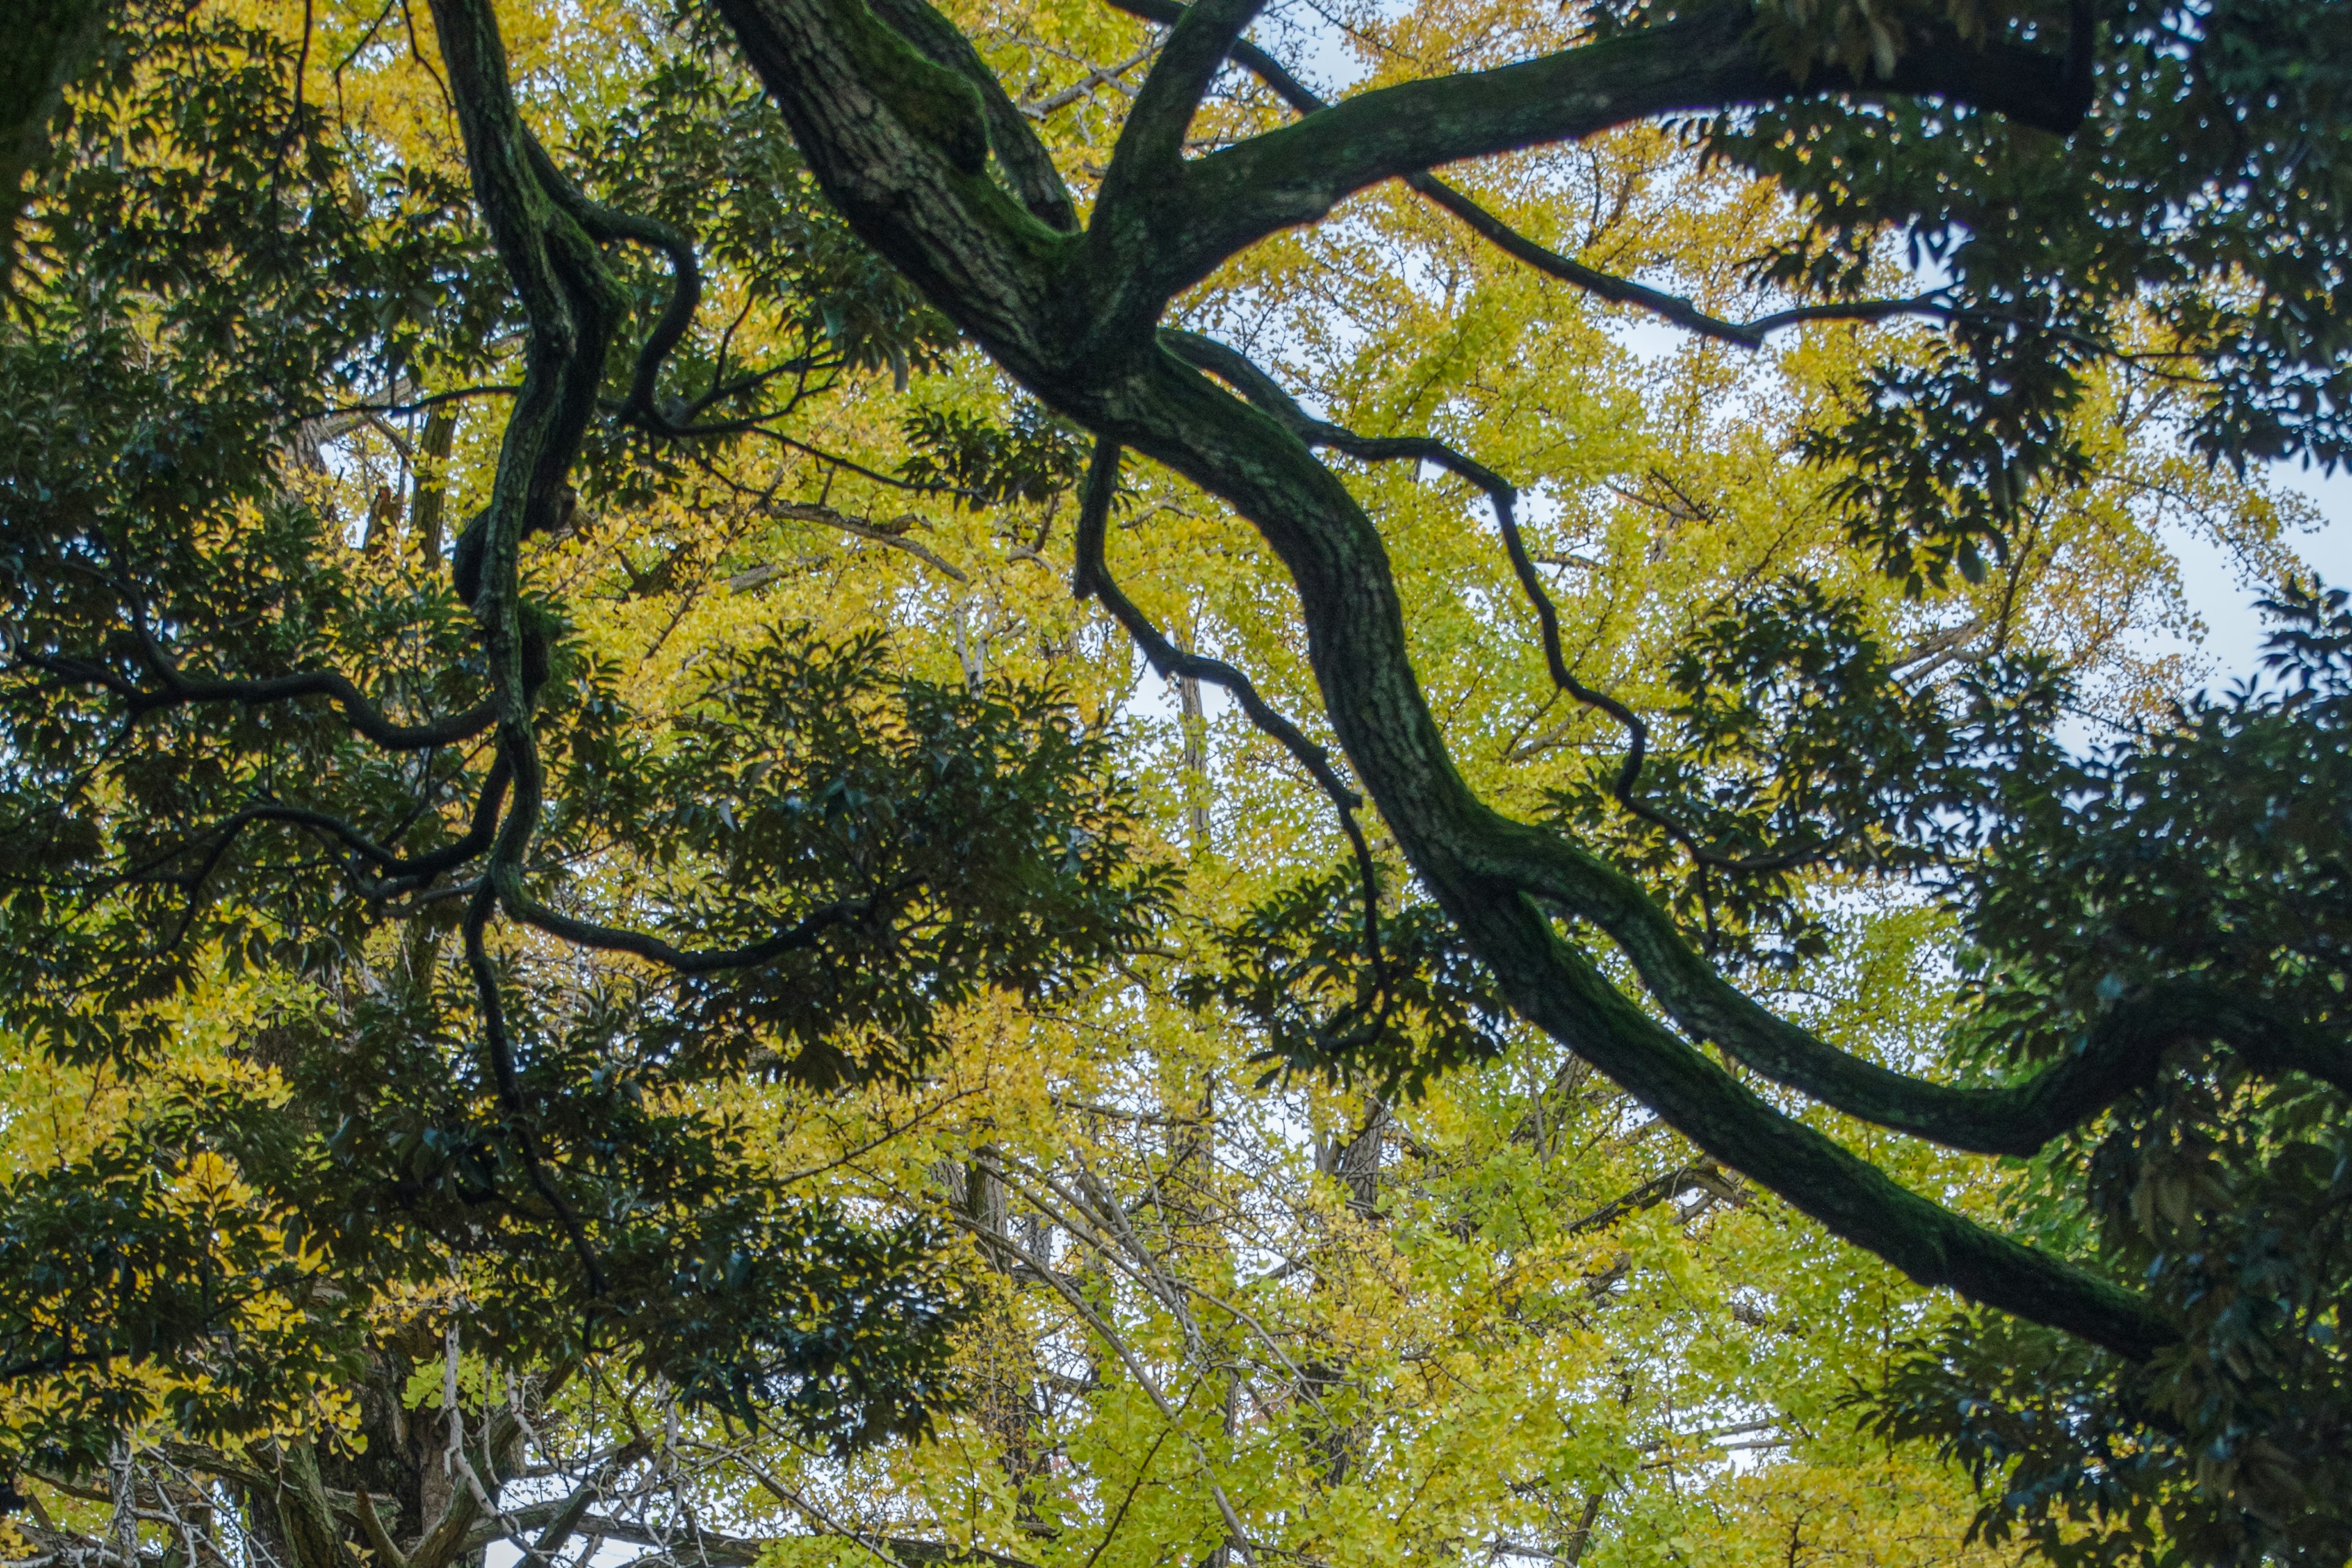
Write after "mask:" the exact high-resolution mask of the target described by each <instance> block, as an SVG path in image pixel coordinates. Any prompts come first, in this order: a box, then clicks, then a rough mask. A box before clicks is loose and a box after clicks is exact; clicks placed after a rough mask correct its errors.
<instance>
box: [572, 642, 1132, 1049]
mask: <svg viewBox="0 0 2352 1568" xmlns="http://www.w3.org/2000/svg"><path fill="white" fill-rule="evenodd" d="M882 652H883V647H882V644H881V642H880V640H879V639H878V638H877V637H870V636H869V637H861V638H858V639H856V641H853V642H852V643H850V644H848V645H846V646H845V647H840V648H831V647H824V645H822V644H819V643H814V642H812V641H810V640H809V639H808V638H807V637H806V636H805V635H803V634H796V633H784V634H780V635H779V636H778V637H777V638H776V639H775V640H774V641H772V642H769V643H766V644H763V645H759V646H754V647H750V648H746V649H741V650H739V651H735V652H732V653H730V654H728V655H727V656H725V657H724V658H720V659H719V660H718V661H716V663H715V665H714V667H713V668H711V669H710V671H709V685H708V687H707V688H706V690H705V694H704V696H703V698H702V700H701V701H700V702H699V703H698V704H696V705H695V706H693V707H692V708H689V709H688V710H687V711H686V712H685V713H684V715H683V716H682V717H681V718H680V720H679V721H677V724H676V727H675V728H674V729H673V730H671V731H669V732H668V733H655V734H651V735H641V736H639V737H637V738H635V740H633V741H632V742H631V743H630V744H631V748H632V749H631V751H630V752H628V753H626V754H623V755H619V756H614V755H612V754H600V753H597V752H584V751H578V750H575V752H573V763H572V768H571V769H570V770H569V771H568V774H567V777H566V779H565V787H564V788H563V789H562V795H563V796H564V797H565V798H567V799H569V800H571V801H572V803H573V804H572V811H573V812H575V813H576V816H575V817H574V818H573V820H572V826H569V827H568V828H567V826H565V825H563V824H562V823H558V824H556V825H553V826H552V833H553V835H554V836H555V837H558V838H559V840H560V839H561V837H562V835H563V834H564V833H566V832H567V831H569V832H572V833H575V834H577V835H578V842H579V843H581V845H582V846H583V848H585V847H590V846H593V847H594V849H595V850H596V851H597V852H600V853H605V854H609V853H612V852H614V851H620V852H623V853H625V854H627V855H629V856H630V857H632V858H635V859H636V860H638V861H640V862H641V863H643V864H645V865H646V867H648V868H651V869H652V871H653V876H652V879H651V881H650V883H644V882H640V883H637V884H635V885H632V886H631V887H630V888H629V889H627V892H626V894H625V900H623V902H624V906H625V910H627V911H634V912H635V916H636V918H637V919H638V920H640V921H642V920H645V919H646V918H648V916H650V917H651V918H652V919H653V920H654V921H655V923H656V928H657V929H658V930H660V931H661V932H662V933H663V934H664V935H665V936H666V937H667V939H668V940H669V941H670V942H674V943H676V944H677V945H678V946H680V947H685V948H696V949H712V948H734V947H739V946H742V945H745V944H750V943H756V942H761V941H762V940H764V939H767V938H771V937H773V936H774V935H776V934H777V933H779V932H782V931H795V930H803V929H805V930H807V931H809V933H810V938H809V941H808V942H807V943H806V945H804V946H799V947H796V948H794V949H793V951H792V952H788V953H784V954H781V955H779V956H778V957H777V958H776V959H775V960H774V961H773V962H772V963H763V964H758V965H751V966H746V967H742V968H734V969H725V970H720V971H718V972H715V973H708V974H692V975H688V976H684V977H681V978H679V979H677V980H676V981H674V982H666V983H663V984H659V985H657V986H656V987H654V988H652V989H651V990H650V991H649V992H648V993H647V994H646V996H645V997H644V998H643V1000H642V1002H641V1003H640V1004H639V1006H638V1009H637V1010H638V1012H639V1016H641V1018H642V1019H643V1020H644V1023H643V1027H644V1028H645V1030H646V1038H647V1040H648V1043H649V1045H651V1044H653V1043H655V1042H657V1043H658V1047H657V1048H658V1049H659V1050H661V1051H662V1052H663V1053H665V1054H666V1055H667V1054H671V1053H675V1054H677V1057H678V1059H680V1060H681V1061H691V1062H693V1063H695V1064H696V1067H697V1069H698V1070H701V1071H711V1070H716V1069H717V1068H719V1067H721V1066H722V1065H723V1066H726V1067H730V1068H742V1067H744V1066H748V1065H751V1064H754V1063H757V1064H760V1065H761V1066H762V1067H763V1068H764V1070H766V1071H768V1072H769V1073H771V1074H776V1075H782V1076H787V1077H790V1078H792V1079H796V1080H798V1081H801V1082H803V1083H808V1084H812V1085H814V1086H816V1087H827V1086H830V1085H831V1084H833V1083H835V1082H838V1081H840V1080H842V1079H847V1078H859V1077H865V1076H868V1075H871V1074H873V1073H877V1072H882V1073H891V1074H897V1073H904V1072H906V1071H908V1070H910V1069H911V1068H914V1067H916V1066H919V1064H920V1063H921V1061H922V1060H923V1058H925V1056H926V1055H927V1054H928V1052H929V1048H930V1047H931V1044H932V1042H933V1040H934V1038H935V1037H936V1031H937V1020H938V1016H939V1014H940V1012H941V1011H942V1010H944V1009H948V1008H951V1007H954V1006H955V1005H959V1004H961V1003H962V1002H964V1001H966V1000H968V999H970V998H971V996H972V995H974V994H977V993H978V992H980V991H982V990H986V989H994V990H1009V991H1016V992H1020V993H1022V994H1028V995H1033V996H1034V995H1038V994H1046V993H1050V992H1053V991H1055V990H1058V989H1060V988H1062V987H1064V986H1066V985H1067V984H1071V983H1072V982H1074V981H1076V980H1079V979H1083V978H1084V977H1086V976H1087V974H1089V973H1092V972H1093V971H1094V969H1095V968H1096V967H1097V966H1098V965H1099V964H1100V963H1103V962H1104V961H1105V960H1107V959H1108V958H1109V957H1110V956H1112V955H1113V954H1115V953H1117V952H1120V951H1122V950H1123V949H1126V948H1129V947H1132V946H1134V945H1135V944H1137V943H1138V942H1141V941H1143V940H1144V939H1145V938H1146V937H1147V935H1148V934H1149V932H1150V928H1151V925H1152V923H1153V922H1154V921H1155V920H1156V919H1157V915H1158V910H1159V909H1160V903H1161V899H1162V896H1163V894H1164V893H1165V892H1166V890H1167V889H1169V888H1170V886H1171V874H1170V872H1169V871H1168V870H1167V869H1166V868H1161V867H1158V866H1154V865H1151V864H1149V863H1143V862H1139V861H1138V860H1137V859H1136V858H1134V853H1133V845H1132V841H1131V833H1132V822H1133V817H1132V815H1131V805H1130V803H1129V798H1128V795H1127V793H1126V791H1125V789H1124V788H1123V786H1119V785H1116V784H1108V783H1106V782H1105V781H1106V779H1107V777H1108V773H1109V769H1110V764H1111V748H1110V744H1109V741H1108V738H1107V737H1106V736H1104V735H1102V734H1100V733H1098V732H1097V733H1088V732H1087V731H1084V730H1083V729H1082V728H1081V727H1080V726H1079V725H1078V723H1077V721H1076V716H1075V715H1074V714H1072V713H1071V712H1070V711H1069V710H1067V709H1066V707H1064V706H1063V705H1062V704H1060V703H1058V702H1056V701H1055V700H1053V698H1052V697H1051V695H1050V694H1048V693H1046V692H1043V691H1039V690H1035V689H1028V688H1023V687H1018V686H1010V685H1003V684H1001V683H1000V684H996V685H992V686H991V687H990V688H989V689H986V690H984V691H982V692H977V693H975V692H969V691H966V690H964V689H962V688H961V687H955V688H949V687H941V686H935V685H931V684H929V683H926V682H920V681H901V680H899V679H896V678H894V677H892V676H891V675H890V674H889V672H888V671H887V668H885V667H884V666H883V664H882V659H881V656H882ZM616 763H617V764H618V765H615V764H616ZM583 909H593V904H589V905H583ZM596 913H597V914H598V915H599V916H602V915H604V913H605V911H602V910H597V911H596ZM623 914H624V910H617V909H616V910H612V911H610V918H611V919H613V920H614V921H616V922H617V921H620V920H621V919H622V918H623Z"/></svg>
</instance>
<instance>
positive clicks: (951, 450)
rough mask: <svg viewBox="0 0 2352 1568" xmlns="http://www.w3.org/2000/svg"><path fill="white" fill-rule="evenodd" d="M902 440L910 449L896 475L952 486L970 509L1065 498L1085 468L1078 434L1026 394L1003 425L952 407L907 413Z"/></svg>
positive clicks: (1083, 449) (928, 483)
mask: <svg viewBox="0 0 2352 1568" xmlns="http://www.w3.org/2000/svg"><path fill="white" fill-rule="evenodd" d="M906 436H907V443H908V446H910V447H914V449H915V450H914V452H913V455H911V456H910V457H908V458H907V460H906V461H905V462H904V463H901V464H900V465H899V466H898V472H899V473H900V475H902V476H903V477H904V478H906V479H908V481H910V482H911V483H914V484H919V485H936V486H939V487H940V488H941V489H951V490H953V491H955V492H956V494H957V497H958V499H959V500H961V502H962V504H964V505H965V506H967V507H970V508H971V509H973V510H979V509H980V508H982V507H991V506H1003V505H1004V504H1005V503H1007V502H1009V501H1026V502H1028V503H1030V504H1031V505H1038V504H1041V503H1043V502H1045V501H1047V500H1052V499H1053V498H1055V496H1059V495H1065V494H1067V493H1068V492H1069V491H1070V490H1072V489H1076V487H1077V481H1078V476H1079V474H1081V473H1082V472H1084V471H1085V469H1086V466H1087V447H1086V444H1085V441H1084V439H1083V433H1082V432H1080V431H1079V430H1077V429H1076V427H1074V426H1071V425H1070V424H1069V423H1067V422H1066V421H1065V420H1062V419H1057V418H1055V416H1053V415H1051V414H1049V413H1047V412H1046V411H1045V409H1044V408H1043V407H1042V406H1040V405H1038V404H1037V403H1036V402H1035V401H1034V400H1033V399H1030V398H1025V397H1024V398H1021V399H1019V400H1018V401H1016V402H1015V403H1014V405H1013V418H1012V421H1011V423H1010V424H1006V425H1000V424H998V423H997V422H996V421H994V420H993V419H991V418H989V417H988V416H986V415H982V414H966V413H963V412H961V410H958V409H955V408H917V409H915V410H913V411H912V412H910V413H909V414H908V416H907V420H906Z"/></svg>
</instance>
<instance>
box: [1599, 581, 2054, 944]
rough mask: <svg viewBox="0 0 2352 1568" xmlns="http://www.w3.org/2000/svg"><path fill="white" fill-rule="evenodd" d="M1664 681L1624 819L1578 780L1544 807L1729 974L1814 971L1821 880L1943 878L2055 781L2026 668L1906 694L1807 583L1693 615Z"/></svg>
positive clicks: (2033, 672)
mask: <svg viewBox="0 0 2352 1568" xmlns="http://www.w3.org/2000/svg"><path fill="white" fill-rule="evenodd" d="M1663 676H1664V679H1663V684H1664V689H1665V690H1666V692H1667V693H1669V694H1670V695H1669V697H1668V699H1667V701H1666V702H1665V703H1664V704H1662V705H1661V706H1660V707H1659V708H1658V709H1656V710H1653V717H1652V720H1651V724H1652V726H1653V728H1652V730H1651V731H1650V733H1649V736H1648V741H1649V746H1650V749H1649V752H1648V754H1647V756H1646V758H1645V759H1644V762H1643V767H1642V770H1641V772H1640V773H1638V774H1637V775H1636V776H1635V778H1634V779H1633V784H1632V795H1631V801H1630V804H1629V802H1628V801H1626V800H1623V799H1621V798H1620V797H1619V795H1618V793H1617V787H1616V785H1617V782H1618V781H1617V780H1616V779H1613V778H1611V777H1609V776H1607V775H1605V774H1604V775H1594V774H1587V775H1584V776H1582V777H1580V778H1579V779H1577V780H1576V781H1574V782H1573V783H1571V784H1570V785H1569V786H1567V787H1566V788H1564V789H1561V790H1559V791H1556V792H1555V793H1554V795H1553V799H1552V810H1553V812H1554V819H1555V820H1556V821H1558V822H1559V824H1560V825H1561V826H1563V827H1565V828H1568V829H1570V830H1571V831H1574V832H1577V833H1578V834H1580V836H1581V835H1592V836H1595V837H1600V838H1601V841H1602V842H1605V843H1608V844H1610V846H1611V847H1612V851H1613V852H1614V854H1615V856H1616V857H1617V858H1618V859H1619V861H1620V863H1621V864H1624V865H1627V866H1629V867H1632V868H1638V869H1639V870H1640V871H1641V873H1642V874H1643V875H1644V876H1645V877H1647V878H1649V879H1651V880H1652V881H1653V883H1654V885H1658V886H1660V887H1661V888H1662V889H1663V890H1664V892H1665V893H1666V896H1667V897H1668V898H1670V899H1671V900H1672V901H1673V907H1674V908H1675V911H1676V912H1677V913H1678V914H1679V915H1680V916H1681V917H1682V919H1683V921H1684V922H1685V925H1686V926H1688V927H1691V928H1693V929H1695V930H1696V931H1700V932H1702V933H1703V935H1704V937H1705V940H1706V942H1707V944H1708V947H1709V949H1710V951H1711V952H1717V953H1718V954H1720V955H1722V956H1723V957H1724V958H1725V959H1727V960H1729V961H1734V962H1741V963H1751V964H1763V965H1769V966H1775V967H1779V968H1781V969H1789V968H1793V967H1794V966H1796V965H1798V964H1800V963H1806V962H1810V961H1812V960H1815V959H1819V958H1821V957H1822V956H1823V955H1824V954H1825V953H1826V952H1828V935H1829V929H1828V927H1827V926H1826V925H1825V924H1824V923H1823V921H1822V918H1821V916H1820V915H1819V914H1818V913H1817V912H1815V911H1813V910H1811V909H1809V908H1808V904H1807V897H1808V890H1809V889H1810V888H1811V887H1812V886H1813V885H1814V884H1815V881H1816V879H1818V877H1819V875H1820V873H1822V872H1823V871H1830V872H1845V873H1850V874H1860V875H1866V876H1871V877H1877V878H1899V877H1923V876H1931V875H1943V874H1948V872H1949V871H1950V870H1951V869H1952V868H1955V867H1956V866H1957V865H1958V864H1960V863H1963V862H1965V861H1966V859H1967V858H1969V856H1970V855H1971V853H1972V852H1973V850H1974V848H1975V847H1976V846H1977V845H1978V844H1979V843H1980V842H1981V841H1982V837H1983V836H1984V834H1985V833H1986V831H1987V829H1988V826H1989V824H1990V819H1991V818H1993V817H1994V816H1996V815H1997V814H1998V813H1999V812H2000V810H2001V809H2002V808H2003V806H2004V805H2005V802H2006V799H2007V797H2008V795H2010V794H2011V791H2012V790H2014V791H2016V792H2017V793H2020V794H2024V793H2030V792H2031V791H2032V789H2033V788H2035V787H2037V785H2038V784H2039V782H2040V780H2041V779H2042V776H2043V775H2045V774H2046V773H2047V772H2048V771H2049V770H2050V768H2051V767H2052V766H2053V765H2054V762H2053V759H2054V758H2055V756H2056V752H2055V749H2054V745H2053V742H2052V741H2051V738H2050V731H2051V727H2052V724H2053V721H2054V719H2055V717H2056V715H2057V711H2058V706H2059V703H2060V701H2061V700H2062V698H2063V684H2062V683H2060V682H2058V681H2056V680H2055V679H2053V677H2052V675H2051V673H2050V671H2049V670H2048V668H2046V666H2045V665H2044V664H2043V663H2042V661H2040V660H2037V659H2034V658H2021V659H2014V660H2010V659H1994V660H1989V661H1985V662H1983V663H1981V664H1979V665H1978V666H1977V667H1976V668H1970V669H1969V670H1966V671H1965V672H1963V673H1962V674H1961V675H1959V677H1958V679H1954V680H1952V681H1950V682H1948V683H1945V684H1942V685H1927V684H1925V683H1922V684H1920V685H1918V686H1916V687H1914V686H1910V685H1906V683H1905V681H1904V679H1902V671H1901V670H1900V668H1898V667H1897V666H1896V665H1895V663H1894V662H1893V661H1892V660H1890V658H1889V657H1888V654H1887V651H1886V649H1885V647H1883V646H1882V643H1881V641H1880V638H1879V636H1878V634H1877V633H1875V632H1874V630H1873V629H1872V628H1871V626H1870V623H1869V621H1868V619H1867V618H1866V616H1865V613H1864V606H1863V605H1862V604H1861V603H1860V602H1859V601H1858V600H1857V599H1855V598H1853V597H1852V596H1851V595H1832V594H1830V593H1828V592H1825V591H1824V590H1823V589H1822V587H1820V586H1819V585H1818V584H1813V583H1810V582H1804V581H1790V582H1784V583H1781V584H1776V585H1775V586H1773V587H1772V588H1771V589H1769V591H1767V592H1765V593H1762V594H1759V595H1756V596H1755V597H1753V598H1752V599H1749V600H1748V601H1745V602H1743V603H1740V604H1738V605H1732V606H1727V607H1725V608H1723V609H1721V610H1718V611H1717V613H1715V614H1713V615H1711V616H1707V617H1706V619H1705V620H1703V621H1702V622H1701V623H1700V624H1699V625H1698V626H1696V628H1695V629H1694V631H1693V633H1692V634H1691V636H1690V637H1687V638H1685V640H1684V641H1683V642H1682V643H1681V644H1680V645H1679V646H1678V647H1676V648H1675V650H1674V652H1673V653H1672V654H1671V655H1670V656H1669V658H1668V659H1667V661H1666V666H1665V669H1664V672H1663Z"/></svg>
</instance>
